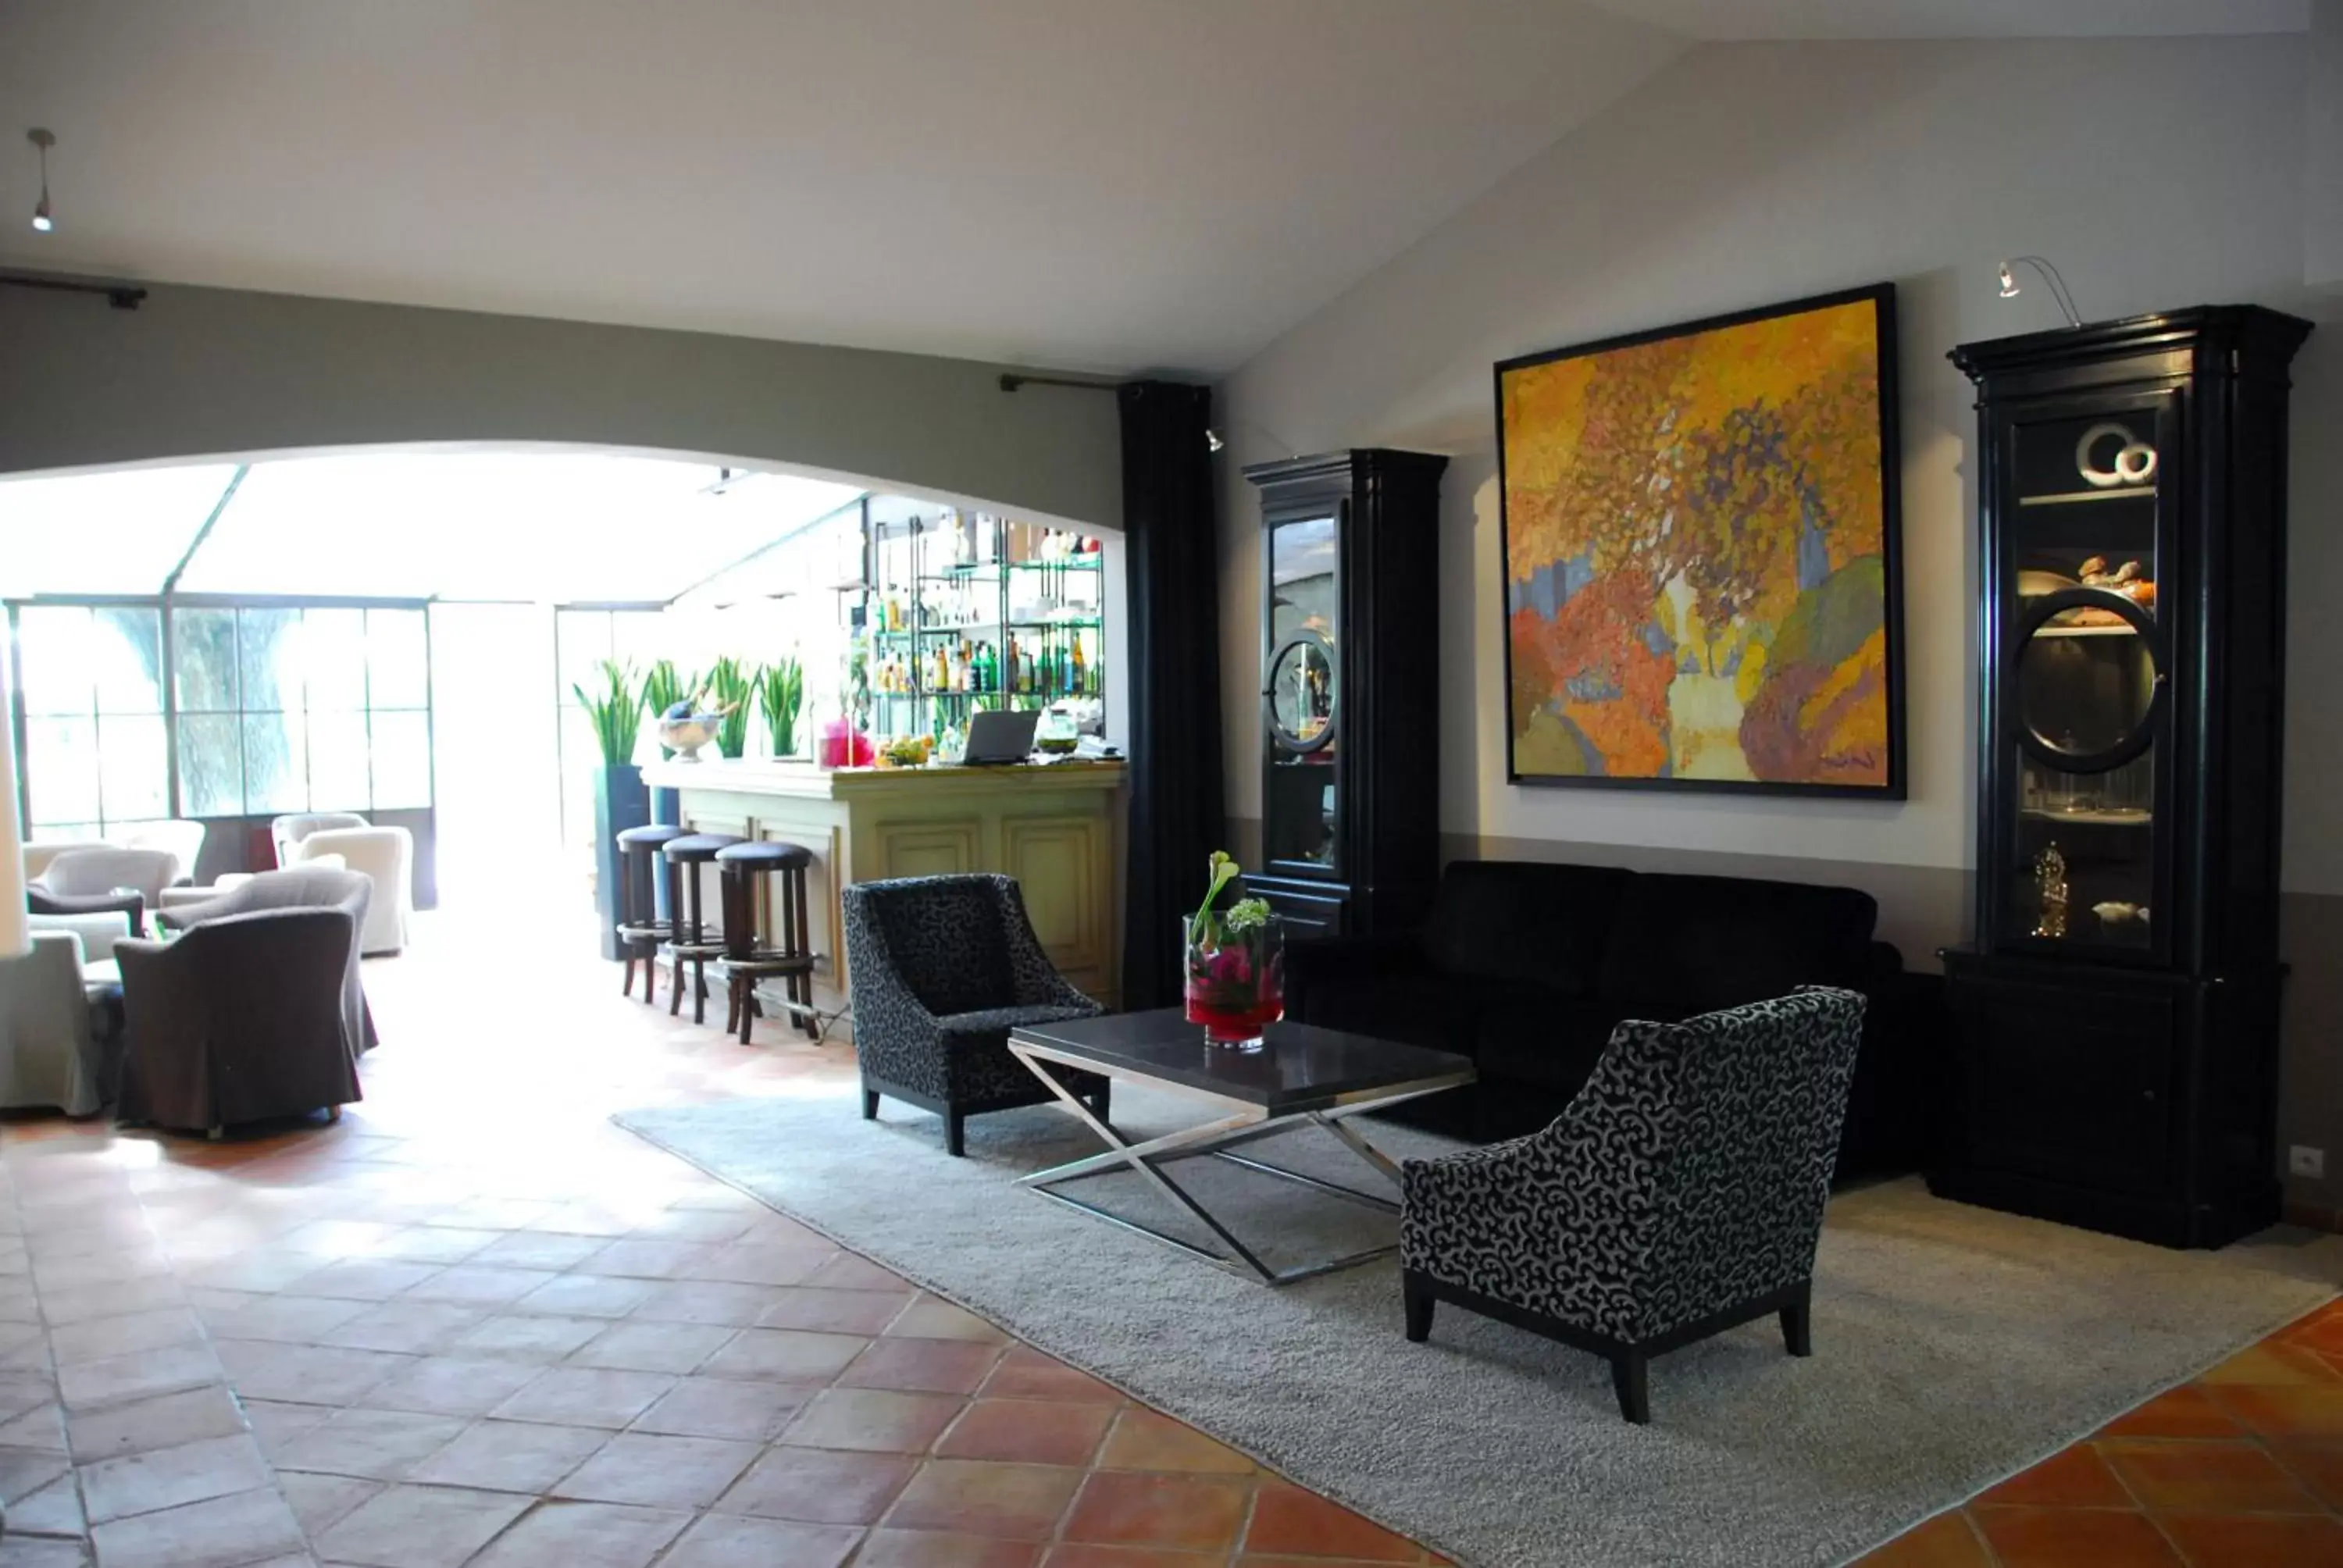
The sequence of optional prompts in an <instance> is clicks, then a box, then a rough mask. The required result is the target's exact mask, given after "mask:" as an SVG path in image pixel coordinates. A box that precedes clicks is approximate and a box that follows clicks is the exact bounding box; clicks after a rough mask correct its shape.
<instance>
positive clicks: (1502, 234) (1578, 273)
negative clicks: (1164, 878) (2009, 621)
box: [1222, 0, 2343, 1204]
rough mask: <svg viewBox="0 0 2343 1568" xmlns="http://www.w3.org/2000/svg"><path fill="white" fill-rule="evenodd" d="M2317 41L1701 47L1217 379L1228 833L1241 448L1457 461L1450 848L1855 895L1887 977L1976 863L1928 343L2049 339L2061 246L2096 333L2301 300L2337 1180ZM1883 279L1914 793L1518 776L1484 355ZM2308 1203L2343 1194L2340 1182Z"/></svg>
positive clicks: (2340, 565)
mask: <svg viewBox="0 0 2343 1568" xmlns="http://www.w3.org/2000/svg"><path fill="white" fill-rule="evenodd" d="M2322 4H2323V5H2331V0H2322ZM2328 20H2329V18H2327V17H2326V15H2325V13H2324V11H2322V24H2324V23H2325V22H2326V21H2328ZM2307 44H2308V41H2307V40H2305V39H2302V38H2299V37H2260V38H2187V39H2181V38H2176V39H2133V40H2118V39H2095V40H2089V41H2018V42H2006V43H1921V44H1870V43H1832V44H1788V45H1782V44H1746V45H1709V46H1705V47H1702V48H1699V49H1695V50H1694V51H1692V52H1690V53H1689V54H1687V55H1684V57H1683V58H1681V59H1680V60H1678V61H1677V62H1675V63H1674V65H1671V66H1669V67H1668V68H1667V69H1665V70H1664V71H1663V72H1662V73H1660V74H1659V75H1657V76H1655V77H1654V79H1653V80H1651V81H1650V82H1648V83H1646V84H1645V85H1644V86H1642V87H1641V88H1639V89H1637V90H1636V91H1635V92H1634V93H1632V94H1630V95H1627V96H1626V97H1624V98H1623V99H1622V100H1621V101H1620V102H1618V103H1617V104H1615V105H1614V106H1612V107H1611V108H1610V109H1609V110H1607V111H1606V112H1604V114H1603V115H1602V116H1598V117H1597V118H1596V119H1594V120H1593V121H1591V122H1589V123H1588V124H1587V125H1586V126H1583V127H1582V128H1581V129H1580V130H1578V131H1577V132H1575V133H1574V134H1572V135H1571V136H1567V137H1565V138H1564V140H1563V141H1562V142H1560V143H1558V144H1556V146H1554V148H1552V149H1551V150H1550V151H1548V152H1547V153H1545V154H1544V155H1541V156H1539V157H1538V158H1536V159H1534V160H1533V161H1532V162H1531V163H1530V164H1528V165H1526V166H1523V168H1521V169H1520V170H1518V171H1516V172H1515V173H1514V174H1513V176H1509V177H1508V178H1507V179H1505V180H1504V181H1503V182H1501V183H1500V184H1499V185H1498V186H1496V187H1495V188H1494V189H1493V190H1492V191H1491V192H1489V193H1488V194H1487V195H1486V196H1483V197H1481V198H1479V199H1477V200H1475V201H1474V202H1473V203H1472V204H1471V205H1470V206H1466V207H1465V208H1464V209H1463V210H1462V211H1461V212H1460V213H1459V214H1458V215H1457V216H1455V217H1454V218H1453V219H1451V220H1450V221H1449V222H1448V223H1446V224H1444V225H1443V226H1441V227H1440V228H1438V229H1435V230H1434V231H1433V232H1432V233H1431V234H1430V235H1428V236H1425V237H1424V238H1423V240H1421V241H1420V242H1419V243H1418V244H1416V245H1415V246H1413V247H1412V248H1411V249H1410V250H1408V251H1407V252H1405V253H1403V255H1401V256H1398V257H1397V258H1395V259H1394V260H1393V261H1392V262H1390V263H1389V264H1387V265H1386V266H1383V267H1382V268H1380V269H1379V270H1378V271H1376V272H1375V273H1373V274H1372V275H1371V276H1368V277H1367V278H1366V279H1364V280H1363V281H1362V282H1361V283H1360V284H1359V285H1357V286H1355V287H1353V289H1352V290H1351V291H1350V292H1349V293H1348V294H1346V295H1345V296H1344V297H1342V298H1341V299H1339V300H1337V301H1336V302H1334V303H1333V304H1332V305H1331V306H1329V307H1327V308H1326V309H1325V310H1323V311H1322V312H1320V313H1319V314H1318V315H1316V316H1315V317H1312V318H1311V319H1310V320H1308V321H1306V322H1304V323H1302V325H1301V326H1299V327H1296V328H1295V329H1294V330H1293V331H1292V332H1291V333H1289V334H1288V335H1286V337H1283V338H1282V339H1281V340H1280V341H1278V342H1277V343H1276V344H1274V345H1272V347H1270V348H1268V349H1267V350H1265V351H1264V352H1263V353H1262V354H1261V355H1260V356H1258V357H1256V358H1254V359H1253V360H1252V361H1251V362H1250V363H1248V364H1246V365H1245V366H1243V367H1242V368H1240V369H1239V370H1238V371H1237V372H1236V374H1235V375H1234V376H1233V377H1231V378H1230V380H1229V382H1228V383H1227V385H1226V386H1225V387H1224V388H1223V393H1222V412H1223V418H1224V419H1225V421H1226V423H1227V427H1228V428H1229V429H1230V431H1231V432H1232V438H1231V451H1230V453H1229V456H1230V457H1232V458H1234V459H1236V461H1235V462H1232V463H1231V464H1230V465H1229V467H1228V469H1227V474H1226V481H1225V489H1224V507H1225V510H1226V514H1227V516H1228V518H1229V519H1230V522H1229V524H1228V526H1227V528H1226V529H1225V531H1224V534H1223V538H1222V616H1223V634H1224V637H1225V638H1226V641H1225V644H1224V650H1223V663H1224V667H1225V670H1226V675H1225V690H1224V696H1225V699H1226V705H1227V711H1228V713H1229V718H1230V722H1229V737H1230V745H1229V750H1228V763H1227V767H1228V779H1227V785H1228V797H1229V802H1230V811H1231V813H1232V816H1234V817H1236V818H1238V819H1241V820H1240V823H1239V825H1238V829H1237V832H1238V834H1239V836H1242V831H1243V829H1244V828H1245V826H1246V823H1247V821H1249V819H1253V818H1257V817H1258V815H1259V809H1260V808H1259V797H1260V783H1259V778H1260V756H1259V750H1258V735H1259V729H1258V725H1257V722H1256V720H1255V709H1256V707H1257V705H1258V697H1257V696H1256V695H1255V694H1256V692H1257V690H1258V678H1257V677H1258V671H1257V669H1256V668H1255V666H1256V665H1257V663H1258V660H1259V654H1258V651H1257V648H1256V647H1255V645H1254V638H1256V637H1257V635H1258V633H1257V631H1256V630H1255V627H1254V614H1255V612H1254V609H1253V606H1254V605H1255V604H1256V603H1257V602H1258V587H1257V585H1258V575H1257V574H1258V571H1259V560H1258V555H1259V551H1258V542H1257V528H1255V527H1254V524H1255V522H1256V520H1257V518H1258V517H1259V511H1258V508H1257V506H1256V504H1255V502H1254V499H1253V497H1252V493H1251V490H1250V487H1248V486H1246V485H1245V484H1244V482H1243V481H1242V477H1240V476H1239V475H1238V474H1237V472H1236V468H1237V464H1238V463H1245V462H1254V461H1259V460H1262V459H1264V458H1268V457H1277V456H1283V455H1286V454H1287V453H1290V452H1296V451H1317V450H1324V449H1329V448H1333V447H1348V446H1358V445H1389V446H1397V447H1416V448H1419V449H1423V450H1429V451H1436V452H1443V453H1446V454H1448V455H1449V457H1450V459H1451V461H1450V466H1449V469H1448V473H1447V477H1446V479H1445V481H1444V482H1443V491H1442V496H1443V501H1442V517H1441V524H1440V526H1441V531H1442V538H1441V551H1442V565H1441V576H1440V581H1439V584H1438V591H1437V598H1436V605H1437V610H1438V618H1439V624H1438V627H1437V628H1436V630H1435V629H1433V628H1430V627H1426V628H1424V630H1423V636H1422V638H1421V639H1420V643H1421V646H1422V647H1423V649H1424V650H1425V652H1426V654H1427V656H1429V657H1434V658H1438V660H1439V661H1440V665H1441V668H1442V672H1443V685H1442V692H1441V701H1442V710H1441V713H1440V716H1439V720H1438V726H1437V729H1436V734H1437V737H1438V742H1437V743H1438V745H1439V747H1440V751H1441V755H1442V759H1443V762H1442V767H1443V773H1442V780H1441V820H1440V827H1441V829H1442V830H1443V835H1444V837H1445V838H1446V839H1447V841H1448V842H1449V844H1450V845H1451V847H1452V850H1457V851H1465V852H1478V853H1483V854H1496V853H1503V854H1505V855H1509V856H1513V855H1518V856H1525V857H1533V858H1546V859H1589V860H1594V859H1602V860H1610V861H1615V862H1618V863H1623V864H1629V865H1635V866H1641V867H1648V868H1651V869H1685V870H1717V871H1724V872H1726V873H1728V874H1733V873H1738V874H1745V875H1762V876H1773V877H1782V878H1788V879H1800V880H1808V881H1830V882H1838V883H1846V884H1851V885H1854V886H1857V887H1862V888H1865V889H1867V890H1870V891H1871V892H1872V893H1873V894H1875V896H1876V897H1878V898H1879V900H1880V902H1881V907H1882V915H1883V928H1884V929H1883V934H1884V935H1885V936H1887V937H1888V938H1889V939H1890V940H1895V941H1896V943H1897V944H1898V945H1899V946H1901V947H1902V948H1904V950H1905V951H1906V958H1907V961H1913V962H1916V963H1928V962H1931V961H1933V952H1934V950H1935V949H1936V947H1938V946H1940V945H1942V944H1946V943H1949V942H1956V941H1958V940H1962V939H1963V938H1964V936H1965V935H1966V930H1967V927H1968V924H1969V920H1968V913H1969V911H1968V905H1969V898H1968V895H1967V892H1966V887H1967V883H1968V879H1969V876H1970V867H1971V865H1972V863H1973V859H1974V854H1975V850H1974V843H1973V837H1974V815H1975V806H1974V782H1973V774H1974V769H1975V766H1976V739H1975V733H1974V731H1975V725H1976V719H1975V713H1976V673H1975V672H1976V648H1975V631H1974V622H1975V606H1976V580H1977V578H1976V537H1975V535H1976V526H1975V517H1976V464H1975V457H1974V452H1973V450H1972V445H1973V442H1974V440H1975V428H1976V426H1975V414H1974V412H1973V409H1972V407H1971V404H1972V397H1973V394H1972V391H1971V389H1970V387H1969V386H1968V384H1967V383H1966V380H1965V379H1964V378H1963V377H1961V376H1960V374H1959V373H1958V372H1957V371H1956V370H1954V369H1953V368H1952V367H1951V366H1950V365H1948V364H1947V363H1946V359H1945V354H1946V350H1947V349H1949V348H1951V347H1953V346H1954V345H1956V344H1957V343H1961V342H1965V341H1968V340H1971V339H1975V338H1985V337H2000V336H2006V335H2009V334H2013V333H2017V332H2026V331H2033V330H2037V329H2040V328H2044V327H2052V326H2055V325H2056V324H2057V320H2058V317H2057V316H2056V311H2055V309H2054V307H2052V305H2051V303H2050V301H2049V300H2048V299H2047V298H2046V297H2044V291H2043V290H2042V289H2040V288H2039V287H2037V286H2029V287H2028V288H2027V289H2026V292H2025V294H2024V295H2023V296H2021V297H2019V298H2017V299H2015V300H2006V301H2005V300H2002V299H2000V298H1999V297H1997V289H1996V279H1995V276H1994V266H1995V262H1996V260H1997V259H1998V258H1999V257H2001V256H2009V255H2013V254H2018V253H2024V252H2038V253H2041V254H2045V255H2047V256H2050V257H2051V258H2053V259H2054V260H2055V261H2056V262H2057V263H2058V265H2059V266H2060V267H2061V268H2062V269H2063V270H2064V272H2065V273H2066V277H2067V279H2068V280H2069V282H2070V283H2072V285H2073V286H2074V289H2075V292H2076V295H2077V299H2078V302H2079V304H2080V307H2081V309H2082V312H2083V314H2084V315H2085V316H2086V317H2092V318H2098V319H2103V318H2107V317H2119V316H2125V315H2130V314H2134V313H2137V312H2142V311H2148V310H2156V309H2162V308H2169V307H2177V306H2183V305H2191V304H2197V303H2201V302H2206V301H2235V300H2243V301H2254V302H2259V303H2263V304H2268V305H2272V306H2276V307H2280V308H2284V309H2289V310H2294V311H2297V312H2298V313H2301V314H2305V315H2308V316H2311V317H2314V318H2319V319H2322V320H2324V321H2325V323H2326V325H2325V326H2324V327H2322V328H2321V330H2320V331H2319V332H2318V333H2317V334H2315V335H2314V336H2313V337H2312V339H2311V341H2310V344H2309V346H2308V347H2307V348H2306V349H2305V350H2304V352H2303V354H2302V356H2301V357H2299V358H2298V360H2297V362H2296V388H2297V389H2296V397H2295V403H2294V417H2295V426H2294V434H2295V458H2294V471H2293V475H2292V482H2293V487H2294V505H2293V531H2292V546H2291V548H2292V562H2291V571H2290V574H2289V584H2290V589H2289V591H2290V595H2291V600H2292V602H2291V604H2290V606H2289V612H2288V613H2289V619H2290V635H2291V642H2290V648H2289V655H2290V658H2291V660H2292V678H2290V679H2289V681H2288V713H2287V722H2288V759H2287V780H2286V782H2287V795H2288V801H2287V824H2286V831H2287V838H2288V858H2287V869H2286V878H2285V882H2286V887H2287V890H2288V900H2287V904H2286V918H2287V927H2286V934H2285V945H2286V950H2287V952H2288V955H2289V956H2290V957H2291V958H2292V959H2293V960H2294V961H2295V963H2296V966H2297V967H2296V970H2295V975H2296V978H2295V981H2294V991H2293V995H2292V999H2291V1000H2290V1002H2289V1010H2288V1027H2287V1039H2286V1050H2285V1088H2284V1091H2283V1092H2284V1106H2285V1109H2284V1111H2283V1115H2282V1121H2281V1127H2280V1135H2281V1141H2303V1142H2310V1143H2316V1144H2319V1145H2321V1146H2323V1147H2325V1148H2326V1149H2327V1150H2328V1157H2329V1159H2330V1161H2332V1162H2333V1163H2334V1165H2335V1166H2337V1167H2343V1042H2338V1035H2337V1028H2338V1025H2343V789H2337V788H2336V780H2337V779H2343V688H2338V686H2337V685H2336V683H2335V682H2334V681H2333V680H2332V679H2331V678H2329V675H2328V672H2329V671H2330V670H2331V668H2332V667H2333V664H2334V657H2333V654H2332V649H2331V645H2332V642H2333V630H2332V628H2333V625H2334V620H2335V606H2336V605H2337V604H2338V602H2343V529H2338V528H2336V527H2334V526H2333V525H2334V521H2335V519H2336V518H2337V515H2338V511H2343V439H2338V437H2343V295H2338V293H2337V292H2334V291H2324V292H2322V291H2320V290H2318V289H2316V288H2313V287H2310V286H2307V284H2306V258H2307V256H2308V255H2309V254H2310V253H2311V252H2310V244H2309V225H2308V221H2307V217H2306V205H2307V204H2306V178H2307V174H2308V168H2309V166H2310V165H2311V164H2312V162H2313V161H2314V160H2313V159H2311V158H2310V157H2309V156H2308V150H2307V149H2308V142H2309V139H2310V138H2309V136H2308V127H2309V126H2310V125H2311V118H2312V117H2311V116H2310V113H2309V108H2308V104H2309V87H2308V83H2309V79H2310V76H2311V74H2312V73H2311V71H2310V69H2309V67H2308V64H2307V57H2308V54H2309V50H2308V47H2307ZM1883 278H1884V279H1889V280H1892V281H1894V282H1895V283H1896V286H1897V291H1898V306H1899V314H1900V321H1899V342H1898V349H1899V357H1900V359H1901V380H1902V385H1901V387H1900V399H1899V400H1900V407H1901V410H1902V416H1903V447H1902V453H1901V456H1902V466H1903V503H1904V506H1903V512H1904V525H1903V526H1904V547H1905V566H1904V582H1905V594H1906V599H1905V605H1906V641H1907V647H1906V658H1905V661H1904V667H1903V681H1904V689H1905V693H1906V700H1907V708H1908V714H1909V750H1908V753H1907V764H1908V773H1909V777H1910V780H1911V798H1910V799H1908V800H1906V801H1904V802H1901V803H1890V802H1870V801H1851V800H1812V799H1750V798H1747V797H1737V796H1723V795H1705V796H1704V795H1680V796H1667V795H1654V794H1651V793H1649V792H1642V791H1637V792H1614V791H1599V790H1580V789H1523V788H1521V787H1519V786H1514V785H1509V784H1508V783H1507V782H1506V781H1505V764H1504V723H1505V719H1504V691H1503V645H1502V641H1501V638H1502V600H1501V596H1500V591H1499V580H1498V579H1499V573H1500V565H1499V559H1498V554H1499V552H1498V540H1497V523H1498V518H1497V493H1496V453H1495V442H1494V430H1493V425H1494V410H1493V404H1492V399H1491V392H1490V367H1491V365H1492V364H1493V362H1494V361H1496V360H1498V359H1502V358H1505V357H1510V356H1513V355H1517V354H1523V353H1529V352H1533V351H1536V350H1540V349H1545V348H1553V347H1561V346H1564V345H1567V344H1572V343H1581V342H1586V341H1590V340H1593V339H1595V338H1600V337H1609V336H1612V335H1614V334H1619V333H1624V332H1629V331H1634V330H1637V329H1642V328H1648V327H1659V326H1664V325H1666V324H1667V323H1670V322H1674V321H1683V320H1687V319H1690V318H1693V317H1701V316H1707V315H1712V314H1716V313H1720V312H1724V311H1728V310H1734V309H1739V308H1744V307H1750V306H1756V305H1763V304H1765V303H1768V302H1771V301H1776V300H1784V299H1791V298H1795V297H1799V296H1802V295H1808V294H1815V293H1819V292H1823V291H1825V290H1829V289H1835V288H1841V287H1847V286H1855V285H1860V284H1867V283H1873V282H1876V281H1879V280H1881V279H1883ZM2330 977H2338V978H2333V979H2330ZM2338 1176H2343V1172H2338ZM2294 1195H2295V1196H2296V1197H2297V1198H2298V1200H2299V1201H2310V1202H2319V1201H2324V1202H2327V1203H2329V1204H2337V1203H2343V1179H2331V1180H2330V1181H2328V1183H2327V1184H2325V1186H2324V1187H2318V1186H2315V1185H2312V1184H2301V1183H2298V1184H2297V1186H2296V1188H2295V1190H2294Z"/></svg>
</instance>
